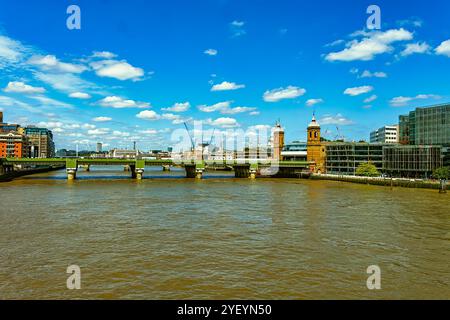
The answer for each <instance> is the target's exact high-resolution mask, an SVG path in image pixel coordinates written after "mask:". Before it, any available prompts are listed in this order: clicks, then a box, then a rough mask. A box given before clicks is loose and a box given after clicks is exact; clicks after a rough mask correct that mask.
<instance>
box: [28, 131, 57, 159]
mask: <svg viewBox="0 0 450 320" xmlns="http://www.w3.org/2000/svg"><path fill="white" fill-rule="evenodd" d="M24 134H25V135H26V136H27V137H28V139H29V141H30V147H31V149H30V157H31V158H53V157H55V143H54V142H53V133H52V131H50V130H48V129H46V128H37V127H32V126H29V127H26V128H24Z"/></svg>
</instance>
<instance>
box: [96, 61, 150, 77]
mask: <svg viewBox="0 0 450 320" xmlns="http://www.w3.org/2000/svg"><path fill="white" fill-rule="evenodd" d="M90 66H91V67H92V68H93V69H94V70H95V73H96V74H97V75H98V76H99V77H108V78H114V79H118V80H122V81H123V80H133V81H139V80H142V77H143V76H144V70H143V69H141V68H137V67H133V66H132V65H131V64H129V63H128V62H126V61H125V60H121V61H118V60H101V61H94V62H91V63H90Z"/></svg>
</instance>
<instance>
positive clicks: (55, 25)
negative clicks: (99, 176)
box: [0, 0, 450, 149]
mask: <svg viewBox="0 0 450 320" xmlns="http://www.w3.org/2000/svg"><path fill="white" fill-rule="evenodd" d="M71 4H76V5H78V6H79V7H80V8H81V30H69V29H68V28H67V27H66V19H67V17H68V16H69V15H68V14H66V9H67V7H68V6H69V5H71ZM371 4H377V5H378V6H379V7H380V8H381V21H382V27H381V30H376V31H370V30H367V29H366V20H367V18H368V17H369V15H368V14H367V13H366V9H367V7H368V6H369V5H371ZM449 21H450V3H449V2H448V1H444V0H442V1H414V2H413V3H411V2H410V1H402V0H396V1H377V2H373V1H350V0H348V1H345V0H344V1H339V2H337V1H293V0H292V1H269V0H267V1H243V0H239V1H238V0H209V1H206V0H197V1H194V0H192V1H186V0H184V1H133V0H130V1H106V0H105V1H81V0H78V1H77V0H73V1H49V0H48V1H45V0H44V1H5V0H0V68H1V73H0V90H1V91H0V109H2V110H3V111H4V113H5V118H6V121H8V122H19V123H21V124H24V125H25V124H35V125H39V126H47V127H49V128H51V129H52V130H53V131H54V134H55V140H56V144H57V148H71V149H74V148H75V145H76V144H79V145H80V148H83V149H87V148H91V149H92V148H94V145H95V143H96V142H98V141H100V142H103V143H105V144H106V145H107V146H109V147H127V146H128V147H130V146H131V145H132V141H134V140H136V141H138V145H139V146H140V148H142V149H149V148H153V149H154V148H162V147H166V146H168V145H171V144H172V143H173V141H171V136H172V131H173V130H176V129H180V128H181V129H182V128H183V122H184V121H187V122H188V123H189V124H190V125H191V126H192V125H193V122H192V121H194V120H203V123H204V128H205V129H208V130H212V128H216V129H215V130H216V131H215V132H216V134H217V132H219V133H220V132H221V131H225V130H236V129H241V130H243V131H246V130H248V129H249V128H250V129H251V128H255V127H256V128H262V127H266V126H272V125H273V124H274V122H275V121H276V120H278V119H280V120H281V122H282V124H283V126H284V127H285V129H286V136H287V140H305V138H306V134H305V130H306V126H307V124H308V123H309V122H310V119H311V115H312V113H313V112H314V111H315V112H316V116H317V118H318V119H319V121H320V123H321V125H322V128H323V131H324V133H325V136H327V137H328V138H334V137H335V136H336V135H337V134H338V133H337V129H336V127H339V130H340V133H341V135H344V136H345V137H346V138H347V139H349V140H352V139H355V140H359V139H368V136H369V132H370V131H371V130H373V129H376V128H378V127H381V126H383V125H388V124H394V123H396V122H397V121H398V115H400V114H403V113H407V112H408V111H410V110H412V109H413V108H415V107H417V106H426V105H432V104H437V103H444V102H448V101H450V94H449V92H448V90H449V83H450V82H449V80H448V79H449V74H450V41H449V40H450V23H449Z"/></svg>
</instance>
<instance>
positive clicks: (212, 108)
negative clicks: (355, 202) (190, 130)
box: [198, 101, 232, 112]
mask: <svg viewBox="0 0 450 320" xmlns="http://www.w3.org/2000/svg"><path fill="white" fill-rule="evenodd" d="M231 102H232V101H224V102H219V103H216V104H213V105H211V106H207V105H201V106H198V109H199V110H200V111H203V112H216V111H220V110H223V109H229V108H230V105H231Z"/></svg>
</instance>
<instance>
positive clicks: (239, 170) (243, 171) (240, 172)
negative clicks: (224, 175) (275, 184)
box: [234, 165, 250, 178]
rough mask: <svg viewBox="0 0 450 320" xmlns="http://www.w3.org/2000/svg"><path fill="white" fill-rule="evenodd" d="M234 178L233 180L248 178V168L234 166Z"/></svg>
mask: <svg viewBox="0 0 450 320" xmlns="http://www.w3.org/2000/svg"><path fill="white" fill-rule="evenodd" d="M234 177H235V178H248V177H250V166H249V165H236V166H234Z"/></svg>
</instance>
